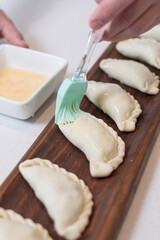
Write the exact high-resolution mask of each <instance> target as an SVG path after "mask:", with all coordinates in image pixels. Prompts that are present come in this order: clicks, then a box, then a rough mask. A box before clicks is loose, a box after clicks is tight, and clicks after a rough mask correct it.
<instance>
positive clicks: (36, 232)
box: [0, 208, 52, 240]
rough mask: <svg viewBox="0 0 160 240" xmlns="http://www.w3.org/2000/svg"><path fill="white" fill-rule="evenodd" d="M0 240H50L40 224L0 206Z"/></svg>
mask: <svg viewBox="0 0 160 240" xmlns="http://www.w3.org/2000/svg"><path fill="white" fill-rule="evenodd" d="M0 240H52V238H51V237H49V235H48V231H47V230H45V229H44V228H43V227H42V226H41V225H40V224H36V223H34V222H33V221H32V220H31V219H28V218H27V219H24V218H23V217H22V216H21V215H19V214H17V213H15V212H14V211H13V210H5V209H3V208H0Z"/></svg>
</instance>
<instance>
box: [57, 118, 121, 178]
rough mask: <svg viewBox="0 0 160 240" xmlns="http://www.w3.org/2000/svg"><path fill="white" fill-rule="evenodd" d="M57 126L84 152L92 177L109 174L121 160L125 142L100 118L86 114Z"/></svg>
mask: <svg viewBox="0 0 160 240" xmlns="http://www.w3.org/2000/svg"><path fill="white" fill-rule="evenodd" d="M59 128H60V130H61V131H62V132H63V134H64V135H65V136H66V138H68V140H69V141H70V142H71V143H72V144H74V145H75V146H76V147H78V148H79V149H80V150H81V151H82V152H84V153H85V155H86V157H87V159H88V160H89V162H90V172H91V175H92V176H93V177H106V176H109V175H110V174H111V173H112V172H113V171H114V170H115V169H116V168H118V166H119V165H120V164H121V163H122V162H123V157H124V153H125V144H124V142H123V141H122V139H121V138H120V137H118V135H117V133H116V132H115V131H114V130H113V129H112V128H111V127H109V126H108V125H107V124H106V123H104V121H102V120H101V119H97V118H95V117H94V116H92V115H90V114H87V115H82V116H80V117H78V118H77V119H76V120H75V121H74V122H73V123H68V124H66V125H63V124H61V123H59Z"/></svg>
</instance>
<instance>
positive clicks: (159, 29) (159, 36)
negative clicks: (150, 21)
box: [140, 25, 160, 41]
mask: <svg viewBox="0 0 160 240" xmlns="http://www.w3.org/2000/svg"><path fill="white" fill-rule="evenodd" d="M140 37H141V38H151V39H155V40H157V41H160V25H157V26H155V27H154V28H152V29H151V30H149V31H147V32H145V33H143V34H141V35H140Z"/></svg>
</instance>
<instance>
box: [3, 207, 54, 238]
mask: <svg viewBox="0 0 160 240" xmlns="http://www.w3.org/2000/svg"><path fill="white" fill-rule="evenodd" d="M0 218H4V219H8V220H11V221H14V222H17V223H21V224H22V225H26V226H28V227H32V228H34V229H36V230H37V232H39V233H40V234H41V236H42V237H43V239H44V240H53V239H52V238H51V237H50V236H49V235H48V231H47V230H46V229H44V228H43V227H42V225H41V224H39V223H34V222H33V221H32V220H31V219H29V218H23V217H22V216H21V215H20V214H18V213H16V212H14V211H13V210H11V209H8V210H5V209H3V208H1V207H0Z"/></svg>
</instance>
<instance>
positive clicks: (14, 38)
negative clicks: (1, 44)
mask: <svg viewBox="0 0 160 240" xmlns="http://www.w3.org/2000/svg"><path fill="white" fill-rule="evenodd" d="M1 38H5V39H6V40H7V41H8V42H9V43H11V44H13V45H16V46H20V47H25V48H28V45H27V43H26V42H25V41H24V38H23V36H22V34H21V33H20V32H19V31H18V30H17V29H16V27H15V26H14V24H13V22H12V21H11V20H10V19H9V18H8V17H7V15H6V14H5V13H4V12H3V11H2V10H0V39H1Z"/></svg>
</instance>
